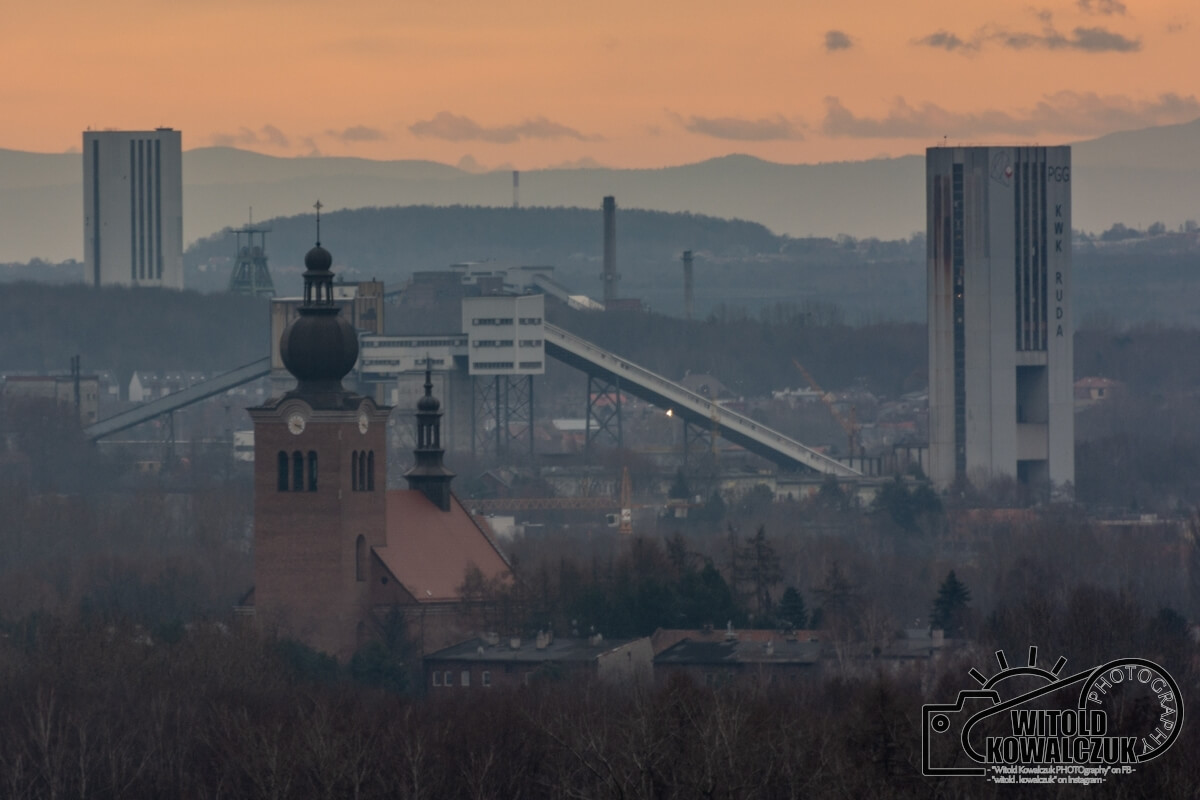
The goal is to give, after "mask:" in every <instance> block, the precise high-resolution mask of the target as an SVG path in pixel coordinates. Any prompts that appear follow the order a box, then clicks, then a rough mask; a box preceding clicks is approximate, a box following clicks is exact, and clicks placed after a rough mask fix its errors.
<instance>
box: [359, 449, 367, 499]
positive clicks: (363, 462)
mask: <svg viewBox="0 0 1200 800" xmlns="http://www.w3.org/2000/svg"><path fill="white" fill-rule="evenodd" d="M358 490H359V491H360V492H365V491H366V490H367V451H366V450H359V451H358Z"/></svg>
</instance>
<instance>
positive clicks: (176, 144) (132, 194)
mask: <svg viewBox="0 0 1200 800" xmlns="http://www.w3.org/2000/svg"><path fill="white" fill-rule="evenodd" d="M83 232H84V234H83V252H84V264H85V270H86V271H85V280H88V281H90V282H91V283H92V285H94V286H112V285H116V286H162V287H166V288H170V289H182V288H183V156H182V148H181V142H180V134H179V131H176V130H172V129H171V128H157V129H155V130H152V131H86V132H85V133H84V134H83Z"/></svg>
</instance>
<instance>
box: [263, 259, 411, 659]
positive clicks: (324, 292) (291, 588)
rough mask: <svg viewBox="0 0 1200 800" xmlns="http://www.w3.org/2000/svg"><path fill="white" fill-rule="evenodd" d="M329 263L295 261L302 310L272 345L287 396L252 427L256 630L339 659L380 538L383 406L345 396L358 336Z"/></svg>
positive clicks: (346, 652) (356, 626)
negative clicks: (287, 377) (290, 381)
mask: <svg viewBox="0 0 1200 800" xmlns="http://www.w3.org/2000/svg"><path fill="white" fill-rule="evenodd" d="M332 263H333V258H332V256H330V254H329V252H328V251H327V250H325V249H324V248H323V247H321V245H320V242H318V243H317V246H316V247H314V248H313V249H311V250H310V251H309V252H308V254H307V255H305V257H304V266H305V272H304V305H303V306H302V307H301V308H300V310H299V314H300V315H299V317H298V318H297V319H296V320H295V321H293V322H292V323H291V324H290V325H288V327H287V328H286V329H285V330H284V332H283V335H282V337H281V338H280V343H279V345H280V355H281V356H282V358H283V362H284V366H286V367H287V369H288V371H289V372H291V373H292V375H294V376H295V377H296V380H297V385H296V388H295V389H294V390H292V391H291V392H288V393H287V394H285V395H283V396H282V397H279V398H273V399H271V400H269V401H268V402H267V403H266V404H265V405H262V406H258V407H256V408H251V409H249V412H250V417H251V419H252V420H253V421H254V445H255V458H254V608H255V611H254V613H255V617H256V618H257V620H258V624H259V625H260V626H261V627H263V628H264V629H267V630H274V631H278V632H279V634H280V635H283V636H289V637H292V638H296V639H300V640H301V641H304V642H305V643H307V644H309V645H311V646H313V647H315V648H317V649H318V650H323V651H325V652H328V653H331V654H333V655H335V656H337V657H338V658H339V659H341V660H345V659H347V658H349V656H351V655H352V654H353V653H354V651H355V650H356V649H357V648H358V647H359V646H360V645H361V644H362V643H363V641H364V640H365V638H366V636H367V635H368V631H367V628H366V621H367V619H368V617H369V614H370V608H371V603H370V594H369V590H370V583H369V580H368V579H369V577H370V571H371V564H370V559H371V551H372V548H373V547H381V546H383V545H384V544H385V543H386V537H387V520H386V513H387V500H386V495H387V448H386V441H387V440H386V434H385V430H386V423H387V417H388V413H389V412H390V411H391V409H390V408H388V407H382V406H377V405H375V403H374V401H373V400H371V398H369V397H362V396H359V395H357V394H354V393H352V392H349V391H347V390H346V389H344V388H343V387H342V378H344V377H345V376H346V374H347V373H349V372H350V370H351V369H352V368H353V367H354V362H355V360H356V359H357V357H358V337H357V335H356V334H355V332H354V329H353V328H352V327H351V326H350V324H349V323H348V322H346V320H345V319H343V318H342V317H341V316H340V315H339V313H338V312H339V309H338V306H337V305H336V304H335V303H334V300H333V273H332V272H331V271H330V266H331V265H332Z"/></svg>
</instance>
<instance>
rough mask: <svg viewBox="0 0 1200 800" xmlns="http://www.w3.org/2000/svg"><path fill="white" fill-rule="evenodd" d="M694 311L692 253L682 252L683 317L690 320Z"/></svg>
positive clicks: (688, 251) (689, 251)
mask: <svg viewBox="0 0 1200 800" xmlns="http://www.w3.org/2000/svg"><path fill="white" fill-rule="evenodd" d="M694 311H695V298H694V296H693V295H692V251H691V250H684V251H683V316H684V319H691V318H692V314H693V312H694Z"/></svg>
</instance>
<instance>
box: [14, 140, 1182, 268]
mask: <svg viewBox="0 0 1200 800" xmlns="http://www.w3.org/2000/svg"><path fill="white" fill-rule="evenodd" d="M184 141H185V143H186V141H187V132H186V131H185V132H184ZM1073 147H1074V152H1073V161H1074V174H1073V177H1074V183H1075V187H1074V223H1075V227H1076V228H1079V229H1083V230H1089V231H1095V232H1098V231H1101V230H1103V229H1105V228H1107V227H1109V226H1110V225H1112V224H1113V223H1114V222H1122V223H1124V224H1126V225H1130V226H1145V225H1148V224H1150V223H1152V222H1155V221H1162V222H1164V223H1166V224H1167V226H1168V227H1175V226H1177V225H1179V224H1180V223H1182V222H1183V221H1184V220H1187V219H1197V218H1200V120H1195V121H1193V122H1189V123H1184V124H1180V125H1168V126H1161V127H1157V128H1147V129H1144V130H1138V131H1127V132H1122V133H1114V134H1110V135H1108V136H1103V137H1101V138H1099V139H1092V140H1089V141H1084V142H1079V143H1076V144H1075V145H1073ZM183 173H184V174H183V180H184V238H185V241H186V242H188V243H190V242H192V241H194V240H196V239H198V238H200V237H203V236H207V235H209V234H211V233H213V232H215V231H218V230H220V229H221V228H223V227H226V226H230V225H233V226H237V225H241V224H244V223H245V222H246V220H247V218H248V215H249V210H250V207H251V206H253V209H254V217H255V219H268V218H272V217H280V216H292V215H296V214H301V213H305V212H308V211H309V207H310V206H311V204H312V202H313V201H315V200H316V199H317V198H320V200H321V202H322V203H324V204H325V207H326V208H327V209H328V210H329V211H334V210H337V209H344V208H358V207H364V206H397V205H401V206H404V205H456V204H458V205H482V206H509V205H511V204H512V177H511V173H509V172H489V173H485V174H474V173H470V172H466V171H463V170H461V169H458V168H456V167H451V166H446V165H443V164H437V163H433V162H428V161H368V160H365V159H355V158H323V157H322V158H276V157H273V156H266V155H260V154H257V153H251V152H247V151H242V150H236V149H231V148H220V147H209V148H199V149H196V150H190V151H187V152H185V153H184V156H183ZM82 174H83V165H82V157H81V156H80V155H79V154H77V153H76V154H41V153H26V152H19V151H14V150H2V149H0V262H13V261H27V260H29V259H31V258H34V257H39V258H44V259H46V260H50V261H61V260H65V259H68V258H77V259H81V258H82V252H83V221H82V214H83V195H82V186H81V184H82ZM607 194H612V195H615V196H616V198H617V205H618V207H619V208H644V209H653V210H660V211H689V212H693V213H698V214H709V215H713V216H717V217H726V218H738V219H746V220H752V221H755V222H760V223H762V224H764V225H766V226H767V227H768V228H770V229H771V230H772V231H774V232H775V233H779V234H786V235H790V236H809V235H817V236H832V235H836V234H839V233H846V234H850V235H852V236H857V237H869V236H875V237H880V238H899V237H905V236H908V235H910V234H912V233H913V232H915V231H919V230H922V229H923V228H924V226H925V220H924V208H925V205H924V158H923V157H921V156H904V157H901V158H890V159H877V160H872V161H859V162H839V163H828V164H775V163H771V162H767V161H762V160H760V159H757V158H754V157H751V156H745V155H730V156H725V157H723V158H716V159H712V160H709V161H704V162H701V163H698V164H688V165H684V166H678V167H666V168H662V169H607V168H590V169H551V170H534V171H528V172H523V173H522V174H521V187H520V201H521V205H522V206H576V207H584V208H596V209H599V207H600V201H601V198H602V197H603V196H604V195H607ZM597 235H599V232H597Z"/></svg>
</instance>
